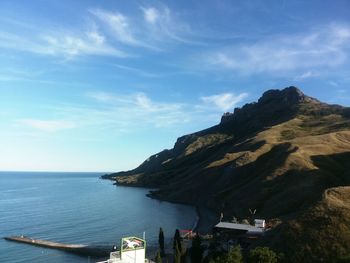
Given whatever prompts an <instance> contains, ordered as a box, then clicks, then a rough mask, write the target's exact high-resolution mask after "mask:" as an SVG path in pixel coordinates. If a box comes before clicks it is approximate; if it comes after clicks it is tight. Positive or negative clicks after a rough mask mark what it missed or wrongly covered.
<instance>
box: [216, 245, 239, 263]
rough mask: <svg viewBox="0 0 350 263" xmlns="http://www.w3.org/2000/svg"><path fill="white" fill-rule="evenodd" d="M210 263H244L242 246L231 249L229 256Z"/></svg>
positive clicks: (226, 255)
mask: <svg viewBox="0 0 350 263" xmlns="http://www.w3.org/2000/svg"><path fill="white" fill-rule="evenodd" d="M209 263H243V256H242V253H241V248H240V246H236V247H234V248H231V249H230V251H229V252H228V253H227V254H224V255H221V256H219V257H217V258H215V259H212V260H210V261H209Z"/></svg>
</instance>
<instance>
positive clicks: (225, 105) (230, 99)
mask: <svg viewBox="0 0 350 263" xmlns="http://www.w3.org/2000/svg"><path fill="white" fill-rule="evenodd" d="M247 97H248V94H247V93H241V94H238V95H235V94H233V93H222V94H216V95H211V96H204V97H201V100H202V101H203V102H204V106H206V107H215V108H217V109H218V110H220V111H228V110H231V111H232V110H233V108H234V107H235V106H236V105H237V104H238V103H239V102H241V101H242V100H244V99H245V98H247ZM200 107H203V105H201V106H200Z"/></svg>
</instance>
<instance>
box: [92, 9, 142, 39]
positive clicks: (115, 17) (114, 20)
mask: <svg viewBox="0 0 350 263" xmlns="http://www.w3.org/2000/svg"><path fill="white" fill-rule="evenodd" d="M90 12H91V13H92V14H93V15H95V16H96V17H97V18H99V19H100V20H101V21H102V22H104V23H105V24H107V26H108V27H109V28H110V29H111V30H112V32H113V33H114V36H115V37H116V39H117V40H118V41H120V42H122V43H125V44H130V45H141V43H140V42H139V41H138V40H136V38H135V36H134V33H133V32H132V27H131V26H130V24H129V19H128V18H127V17H126V16H124V15H123V14H121V13H118V12H109V11H105V10H102V9H95V10H91V11H90Z"/></svg>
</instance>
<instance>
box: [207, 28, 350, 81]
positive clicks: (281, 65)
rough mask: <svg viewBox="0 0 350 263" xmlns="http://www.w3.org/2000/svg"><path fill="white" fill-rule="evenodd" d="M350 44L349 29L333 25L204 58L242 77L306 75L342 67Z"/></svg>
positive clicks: (208, 55)
mask: <svg viewBox="0 0 350 263" xmlns="http://www.w3.org/2000/svg"><path fill="white" fill-rule="evenodd" d="M349 44H350V27H349V26H344V25H336V24H333V25H330V26H328V27H326V28H324V29H319V30H314V31H311V32H308V33H306V34H295V35H286V36H272V37H270V38H268V39H266V38H265V39H263V40H260V41H258V42H255V43H246V44H244V43H240V44H239V45H234V46H229V47H225V48H222V49H220V50H216V51H213V52H208V53H206V54H205V55H204V56H201V59H202V61H204V62H205V63H206V65H207V66H208V68H209V69H211V70H215V69H221V70H226V71H233V72H239V73H242V74H256V73H280V74H281V73H284V72H295V71H301V70H302V71H304V72H305V70H307V71H310V70H312V69H313V68H320V67H321V68H322V67H326V68H329V67H335V66H338V65H340V64H343V63H344V62H345V61H346V60H347V58H348V46H349ZM310 72H311V71H310ZM308 75H310V73H309V74H308ZM305 77H310V76H307V75H305Z"/></svg>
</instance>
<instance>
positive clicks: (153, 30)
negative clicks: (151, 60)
mask: <svg viewBox="0 0 350 263" xmlns="http://www.w3.org/2000/svg"><path fill="white" fill-rule="evenodd" d="M141 10H142V12H143V17H144V20H145V22H146V23H147V25H148V27H146V28H145V30H146V32H147V36H148V39H149V40H150V41H156V42H181V43H184V44H195V45H198V44H202V43H199V42H196V41H193V40H192V38H193V32H192V31H191V29H190V26H189V25H188V24H186V23H185V22H184V21H183V20H182V19H179V18H177V17H175V16H174V14H173V13H172V12H171V10H170V9H169V8H168V7H166V6H163V7H162V8H156V7H141Z"/></svg>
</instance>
